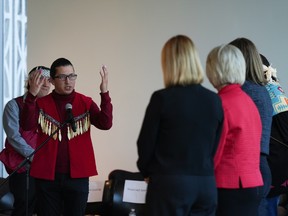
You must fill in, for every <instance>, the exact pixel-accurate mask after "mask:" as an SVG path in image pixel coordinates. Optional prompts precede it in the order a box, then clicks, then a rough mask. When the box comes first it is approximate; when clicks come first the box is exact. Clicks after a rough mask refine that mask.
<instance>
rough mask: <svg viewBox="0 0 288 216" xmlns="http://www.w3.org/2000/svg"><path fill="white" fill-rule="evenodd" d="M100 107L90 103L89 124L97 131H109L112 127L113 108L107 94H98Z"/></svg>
mask: <svg viewBox="0 0 288 216" xmlns="http://www.w3.org/2000/svg"><path fill="white" fill-rule="evenodd" d="M100 96H101V105H100V108H101V109H99V107H98V106H97V104H96V103H95V102H94V101H92V104H91V107H90V120H91V123H92V124H93V125H94V126H95V127H96V128H98V129H101V130H109V129H110V128H111V127H112V121H113V106H112V103H111V98H110V96H109V92H106V93H100Z"/></svg>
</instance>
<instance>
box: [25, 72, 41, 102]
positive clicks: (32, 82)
mask: <svg viewBox="0 0 288 216" xmlns="http://www.w3.org/2000/svg"><path fill="white" fill-rule="evenodd" d="M41 77H42V73H41V70H35V71H33V72H32V73H31V74H30V75H29V79H28V83H29V86H30V87H29V89H28V91H29V92H30V93H31V94H32V95H34V96H37V94H38V93H39V91H40V89H41V87H42V85H43V84H44V79H41Z"/></svg>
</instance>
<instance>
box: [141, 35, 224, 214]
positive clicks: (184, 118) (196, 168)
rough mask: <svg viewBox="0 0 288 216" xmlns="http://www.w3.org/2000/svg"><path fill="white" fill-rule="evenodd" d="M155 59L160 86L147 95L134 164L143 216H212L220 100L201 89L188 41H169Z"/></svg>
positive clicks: (199, 72) (200, 72)
mask: <svg viewBox="0 0 288 216" xmlns="http://www.w3.org/2000/svg"><path fill="white" fill-rule="evenodd" d="M161 57H162V61H161V62H162V71H163V80H164V85H165V88H163V89H160V90H158V91H155V92H154V93H153V94H152V96H151V98H150V102H149V104H148V106H147V109H146V113H145V117H144V120H143V123H142V127H141V130H140V133H139V137H138V140H137V148H138V156H139V157H138V160H137V166H138V169H139V170H140V172H141V173H142V175H143V176H144V178H145V179H146V181H147V182H148V188H147V194H146V204H145V211H146V214H145V215H147V216H158V215H165V216H169V215H171V216H183V215H206V216H214V215H215V211H216V207H217V189H216V184H215V176H214V164H213V157H214V155H215V152H216V149H217V146H218V143H219V137H220V134H221V129H222V122H223V110H222V105H221V101H220V98H219V96H218V95H217V94H216V93H215V92H212V91H211V90H208V89H206V88H204V87H203V86H202V85H201V83H202V81H203V69H202V66H201V63H200V60H199V56H198V52H197V50H196V47H195V45H194V43H193V41H192V40H191V39H190V38H189V37H187V36H185V35H177V36H174V37H172V38H170V39H169V40H168V41H167V42H166V43H165V45H164V47H163V49H162V54H161Z"/></svg>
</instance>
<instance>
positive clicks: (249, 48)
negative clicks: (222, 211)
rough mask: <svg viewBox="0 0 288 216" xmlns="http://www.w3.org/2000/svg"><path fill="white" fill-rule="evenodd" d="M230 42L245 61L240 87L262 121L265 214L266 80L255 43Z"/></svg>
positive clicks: (263, 204)
mask: <svg viewBox="0 0 288 216" xmlns="http://www.w3.org/2000/svg"><path fill="white" fill-rule="evenodd" d="M230 44H232V45H234V46H236V47H238V48H239V49H240V50H241V52H242V54H243V56H244V58H245V62H246V81H245V83H244V84H243V86H242V89H243V90H244V91H245V92H246V93H247V94H248V95H249V96H250V97H251V98H252V100H253V101H254V103H255V104H256V106H257V108H258V111H259V114H260V117H261V122H262V136H261V153H260V170H261V174H262V178H263V181H264V186H263V187H262V188H260V193H259V194H260V195H261V196H262V200H261V203H260V205H259V215H260V216H263V215H266V214H267V200H266V196H267V195H268V193H269V190H270V185H271V171H270V168H269V165H268V161H267V156H268V155H269V140H270V133H271V124H272V113H273V108H272V103H271V99H270V97H269V93H268V91H267V90H266V88H265V85H266V84H267V81H266V79H265V76H264V74H263V69H262V68H263V67H262V61H261V58H260V54H259V52H258V50H257V48H256V46H255V44H254V43H253V42H252V41H251V40H249V39H247V38H237V39H235V40H233V41H232V42H230Z"/></svg>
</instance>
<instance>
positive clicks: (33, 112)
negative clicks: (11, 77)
mask: <svg viewBox="0 0 288 216" xmlns="http://www.w3.org/2000/svg"><path fill="white" fill-rule="evenodd" d="M50 69H51V70H50V80H51V83H52V84H53V85H54V90H53V91H52V93H50V94H49V95H47V96H46V97H43V98H40V99H38V100H35V99H36V97H35V96H36V95H37V93H38V91H39V86H41V84H42V80H41V79H40V77H39V76H38V77H35V79H34V80H31V82H29V84H30V89H29V92H28V95H27V99H26V101H25V106H24V109H23V112H22V115H23V118H22V119H21V120H22V121H21V125H22V126H23V129H24V130H31V129H33V128H37V129H38V131H39V140H38V142H37V146H39V145H41V143H43V142H44V141H45V140H46V139H47V138H48V137H49V136H52V135H51V134H52V133H53V132H54V131H55V130H57V128H58V129H59V127H60V125H63V123H65V122H67V120H68V117H69V116H68V112H67V111H66V108H67V104H70V105H69V106H70V107H71V106H72V108H73V109H72V111H73V116H74V118H73V121H72V122H71V121H70V120H69V123H68V124H67V125H65V126H64V127H60V130H59V131H58V132H57V133H56V134H54V136H53V137H52V138H51V139H49V140H48V142H47V143H46V145H44V146H43V148H41V149H40V150H39V151H38V152H37V153H36V154H35V156H34V159H33V162H32V164H31V176H33V177H34V178H35V183H36V189H37V198H38V200H39V209H40V210H39V213H38V215H40V216H43V215H47V216H49V215H50V216H51V215H53V216H58V215H61V214H62V215H64V216H68V215H69V216H83V215H84V214H85V208H86V203H87V199H88V192H89V177H90V176H93V175H97V169H96V162H95V157H94V151H93V145H92V140H91V134H90V130H91V125H94V126H95V127H96V128H98V129H101V130H108V129H110V128H111V127H112V104H111V98H110V96H109V92H108V71H107V69H106V67H104V66H103V67H102V68H101V70H100V75H101V78H102V80H101V84H100V90H101V93H100V95H101V104H100V108H99V107H98V105H97V104H96V103H95V102H94V101H93V100H92V98H91V97H88V96H85V95H83V94H80V93H78V92H76V91H75V84H76V78H77V74H76V73H75V70H74V67H73V65H72V63H71V62H70V61H69V60H68V59H66V58H59V59H56V60H55V61H54V62H53V63H52V65H51V67H50ZM69 118H70V117H69ZM74 126H75V128H74V129H75V130H74V129H73V127H74Z"/></svg>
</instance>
